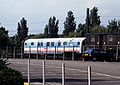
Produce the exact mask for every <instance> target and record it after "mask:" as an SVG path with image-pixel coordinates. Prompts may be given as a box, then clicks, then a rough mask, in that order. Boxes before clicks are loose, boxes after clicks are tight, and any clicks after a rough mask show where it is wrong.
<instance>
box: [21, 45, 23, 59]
mask: <svg viewBox="0 0 120 85" xmlns="http://www.w3.org/2000/svg"><path fill="white" fill-rule="evenodd" d="M22 58H23V47H22V45H21V59H22Z"/></svg>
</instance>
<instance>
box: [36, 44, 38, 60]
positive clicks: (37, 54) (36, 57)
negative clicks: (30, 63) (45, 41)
mask: <svg viewBox="0 0 120 85" xmlns="http://www.w3.org/2000/svg"><path fill="white" fill-rule="evenodd" d="M36 59H38V46H37V55H36Z"/></svg>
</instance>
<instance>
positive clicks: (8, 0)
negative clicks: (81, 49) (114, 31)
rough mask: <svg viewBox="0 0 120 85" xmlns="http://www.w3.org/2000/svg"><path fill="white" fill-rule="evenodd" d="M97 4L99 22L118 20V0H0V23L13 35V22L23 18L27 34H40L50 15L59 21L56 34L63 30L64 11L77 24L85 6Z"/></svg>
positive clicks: (84, 13)
mask: <svg viewBox="0 0 120 85" xmlns="http://www.w3.org/2000/svg"><path fill="white" fill-rule="evenodd" d="M94 6H96V7H98V10H99V15H100V16H101V21H102V23H101V24H102V25H107V24H108V20H112V19H114V18H116V19H117V20H118V19H120V0H0V23H1V26H4V27H5V28H6V29H7V30H9V35H10V36H12V35H14V34H16V31H17V23H18V22H20V20H21V19H22V18H23V17H24V18H25V19H26V20H27V26H28V27H29V33H31V34H36V33H37V34H38V33H43V31H44V27H45V25H46V24H47V23H48V19H49V17H51V16H55V17H56V18H57V19H58V20H59V33H62V31H63V29H64V28H63V26H64V25H63V22H64V21H65V18H66V15H67V12H68V11H72V12H73V13H74V16H75V21H76V23H77V24H79V23H85V16H86V8H88V7H89V8H90V9H92V8H93V7H94Z"/></svg>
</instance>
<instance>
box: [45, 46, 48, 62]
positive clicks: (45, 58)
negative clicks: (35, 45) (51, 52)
mask: <svg viewBox="0 0 120 85" xmlns="http://www.w3.org/2000/svg"><path fill="white" fill-rule="evenodd" d="M47 49H48V48H47V46H46V54H45V60H46V59H47Z"/></svg>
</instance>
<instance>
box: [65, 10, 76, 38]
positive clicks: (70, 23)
mask: <svg viewBox="0 0 120 85" xmlns="http://www.w3.org/2000/svg"><path fill="white" fill-rule="evenodd" d="M75 30H76V22H75V17H74V15H73V12H72V11H69V12H68V13H67V17H66V21H65V22H64V30H63V35H64V37H65V36H68V35H69V33H70V32H74V31H75Z"/></svg>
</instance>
